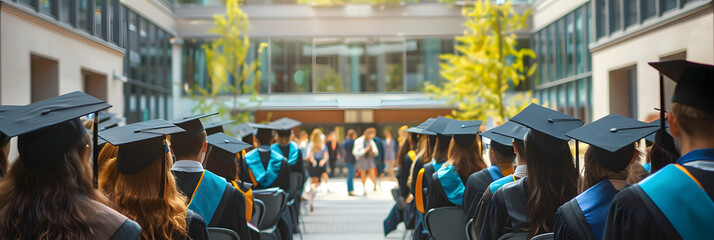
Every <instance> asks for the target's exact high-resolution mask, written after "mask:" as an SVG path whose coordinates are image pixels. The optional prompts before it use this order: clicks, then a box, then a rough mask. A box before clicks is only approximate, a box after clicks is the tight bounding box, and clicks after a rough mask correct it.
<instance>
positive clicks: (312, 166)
mask: <svg viewBox="0 0 714 240" xmlns="http://www.w3.org/2000/svg"><path fill="white" fill-rule="evenodd" d="M306 150H307V154H306V155H305V161H306V162H307V172H308V174H309V175H310V189H311V193H310V194H311V198H314V195H315V191H317V187H318V186H319V185H320V184H321V183H320V180H322V182H324V183H325V185H327V179H328V178H327V160H328V154H327V148H326V147H325V136H324V135H323V134H322V131H321V130H320V129H318V128H316V129H315V130H313V131H312V134H310V143H308V144H307V148H306ZM327 190H328V192H329V190H330V189H329V188H328V189H327ZM311 205H312V203H311Z"/></svg>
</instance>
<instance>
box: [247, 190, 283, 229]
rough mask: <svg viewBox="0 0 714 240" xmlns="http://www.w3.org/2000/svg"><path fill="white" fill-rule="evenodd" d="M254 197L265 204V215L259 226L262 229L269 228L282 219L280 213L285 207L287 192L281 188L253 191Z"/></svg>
mask: <svg viewBox="0 0 714 240" xmlns="http://www.w3.org/2000/svg"><path fill="white" fill-rule="evenodd" d="M253 197H254V198H256V199H260V200H261V201H263V203H264V204H265V216H264V217H263V219H262V220H261V221H260V224H259V225H258V226H257V227H258V229H260V230H265V229H269V228H271V227H273V226H275V225H276V224H278V220H280V214H281V213H282V212H283V210H284V209H285V204H286V203H287V194H286V193H285V191H283V190H282V189H279V188H272V189H263V190H257V191H253Z"/></svg>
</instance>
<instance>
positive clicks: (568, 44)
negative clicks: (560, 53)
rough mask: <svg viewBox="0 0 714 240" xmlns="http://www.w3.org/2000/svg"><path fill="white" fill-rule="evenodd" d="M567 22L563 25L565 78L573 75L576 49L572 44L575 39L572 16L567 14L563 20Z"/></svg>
mask: <svg viewBox="0 0 714 240" xmlns="http://www.w3.org/2000/svg"><path fill="white" fill-rule="evenodd" d="M564 19H565V20H567V22H566V24H565V74H566V75H565V76H566V77H569V76H572V75H573V69H574V67H575V62H574V61H575V59H574V57H575V53H574V51H575V47H577V46H576V45H575V43H574V40H575V39H574V38H575V22H574V21H573V19H574V14H572V13H571V14H568V16H567V17H565V18H564Z"/></svg>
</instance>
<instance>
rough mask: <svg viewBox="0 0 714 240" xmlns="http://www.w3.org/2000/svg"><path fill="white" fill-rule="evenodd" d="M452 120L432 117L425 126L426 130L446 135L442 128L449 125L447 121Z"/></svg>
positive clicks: (450, 120)
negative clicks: (431, 120) (430, 121)
mask: <svg viewBox="0 0 714 240" xmlns="http://www.w3.org/2000/svg"><path fill="white" fill-rule="evenodd" d="M452 121H455V120H453V119H448V118H445V117H442V116H439V117H437V118H436V119H434V121H433V122H432V123H431V124H429V126H428V127H427V128H426V130H428V131H430V132H434V133H436V134H439V135H446V134H445V133H444V129H446V126H447V125H449V123H450V122H452ZM479 126H480V124H479Z"/></svg>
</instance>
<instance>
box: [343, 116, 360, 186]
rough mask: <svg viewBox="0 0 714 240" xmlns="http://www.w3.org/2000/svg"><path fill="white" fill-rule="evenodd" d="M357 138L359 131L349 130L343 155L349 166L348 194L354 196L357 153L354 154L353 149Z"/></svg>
mask: <svg viewBox="0 0 714 240" xmlns="http://www.w3.org/2000/svg"><path fill="white" fill-rule="evenodd" d="M356 138H357V132H356V131H355V130H354V129H350V130H347V136H346V138H345V142H344V143H342V156H344V161H345V165H346V166H347V195H349V196H354V195H355V193H354V190H355V184H354V179H355V162H356V161H357V160H356V159H355V155H354V154H352V150H353V149H354V146H355V139H356Z"/></svg>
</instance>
